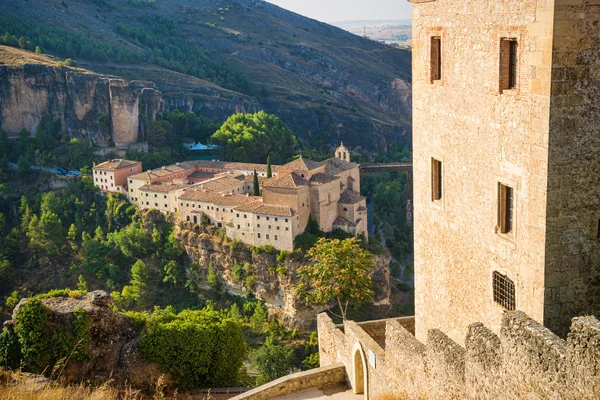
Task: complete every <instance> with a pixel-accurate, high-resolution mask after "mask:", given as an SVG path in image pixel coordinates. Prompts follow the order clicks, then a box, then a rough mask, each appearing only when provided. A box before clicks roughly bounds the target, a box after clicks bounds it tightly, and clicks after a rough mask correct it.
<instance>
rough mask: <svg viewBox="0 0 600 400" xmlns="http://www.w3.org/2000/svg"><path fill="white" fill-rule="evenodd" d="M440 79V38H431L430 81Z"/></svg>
mask: <svg viewBox="0 0 600 400" xmlns="http://www.w3.org/2000/svg"><path fill="white" fill-rule="evenodd" d="M440 79H442V38H441V37H439V36H433V37H432V38H431V81H432V82H433V81H439V80H440Z"/></svg>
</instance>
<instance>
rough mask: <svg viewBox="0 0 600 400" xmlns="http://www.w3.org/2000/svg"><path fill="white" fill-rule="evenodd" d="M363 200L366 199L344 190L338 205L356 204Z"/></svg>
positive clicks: (349, 190)
mask: <svg viewBox="0 0 600 400" xmlns="http://www.w3.org/2000/svg"><path fill="white" fill-rule="evenodd" d="M365 199H366V197H363V196H361V195H360V193H358V192H355V191H354V190H352V189H346V190H344V192H343V193H342V195H341V196H340V200H339V203H342V204H356V203H358V202H361V201H363V200H365Z"/></svg>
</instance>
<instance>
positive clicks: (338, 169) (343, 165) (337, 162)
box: [323, 158, 358, 175]
mask: <svg viewBox="0 0 600 400" xmlns="http://www.w3.org/2000/svg"><path fill="white" fill-rule="evenodd" d="M323 163H324V164H325V173H326V174H328V175H337V174H341V173H342V172H344V171H348V170H349V169H352V168H356V167H358V164H355V163H351V162H348V161H344V160H341V159H339V158H330V159H328V160H325V161H323Z"/></svg>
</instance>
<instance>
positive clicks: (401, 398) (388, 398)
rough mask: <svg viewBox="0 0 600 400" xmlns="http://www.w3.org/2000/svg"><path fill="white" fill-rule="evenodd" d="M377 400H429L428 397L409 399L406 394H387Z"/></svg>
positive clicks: (376, 399)
mask: <svg viewBox="0 0 600 400" xmlns="http://www.w3.org/2000/svg"><path fill="white" fill-rule="evenodd" d="M375 400H427V398H426V397H423V396H421V397H415V398H413V397H409V396H407V395H406V394H404V393H386V394H382V395H381V396H378V397H376V398H375Z"/></svg>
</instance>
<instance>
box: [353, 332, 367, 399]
mask: <svg viewBox="0 0 600 400" xmlns="http://www.w3.org/2000/svg"><path fill="white" fill-rule="evenodd" d="M352 372H353V374H352V390H353V391H354V393H355V394H361V393H364V396H365V400H368V399H369V377H368V375H369V374H368V370H367V360H366V358H365V353H364V351H363V349H362V347H361V345H360V343H356V344H355V345H354V348H353V349H352Z"/></svg>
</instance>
